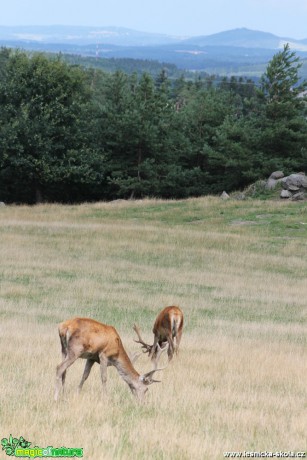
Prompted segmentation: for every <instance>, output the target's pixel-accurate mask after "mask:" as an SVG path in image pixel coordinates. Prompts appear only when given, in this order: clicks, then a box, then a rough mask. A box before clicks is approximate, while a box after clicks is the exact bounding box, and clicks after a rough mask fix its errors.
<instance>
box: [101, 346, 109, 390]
mask: <svg viewBox="0 0 307 460" xmlns="http://www.w3.org/2000/svg"><path fill="white" fill-rule="evenodd" d="M99 361H100V377H101V383H102V387H103V390H104V391H105V390H106V382H107V369H108V359H107V357H106V356H105V355H104V353H100V355H99Z"/></svg>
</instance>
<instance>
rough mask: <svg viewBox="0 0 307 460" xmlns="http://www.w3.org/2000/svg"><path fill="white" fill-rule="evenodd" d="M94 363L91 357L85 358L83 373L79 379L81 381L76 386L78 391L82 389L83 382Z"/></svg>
mask: <svg viewBox="0 0 307 460" xmlns="http://www.w3.org/2000/svg"><path fill="white" fill-rule="evenodd" d="M94 363H95V361H93V360H92V359H87V360H86V363H85V368H84V372H83V375H82V379H81V382H80V384H79V387H78V389H79V391H81V390H82V387H83V384H84V382H85V380H86V379H87V378H88V376H89V375H90V372H91V369H92V367H93V364H94Z"/></svg>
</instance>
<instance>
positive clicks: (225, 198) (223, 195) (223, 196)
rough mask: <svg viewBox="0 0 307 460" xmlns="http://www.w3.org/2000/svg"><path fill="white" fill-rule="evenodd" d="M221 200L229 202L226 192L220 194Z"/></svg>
mask: <svg viewBox="0 0 307 460" xmlns="http://www.w3.org/2000/svg"><path fill="white" fill-rule="evenodd" d="M221 198H222V200H229V198H230V196H229V195H228V193H227V192H225V191H224V192H223V193H222V195H221Z"/></svg>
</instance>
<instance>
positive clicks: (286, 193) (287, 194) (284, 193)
mask: <svg viewBox="0 0 307 460" xmlns="http://www.w3.org/2000/svg"><path fill="white" fill-rule="evenodd" d="M291 197H292V193H291V192H289V190H282V191H281V192H280V198H291Z"/></svg>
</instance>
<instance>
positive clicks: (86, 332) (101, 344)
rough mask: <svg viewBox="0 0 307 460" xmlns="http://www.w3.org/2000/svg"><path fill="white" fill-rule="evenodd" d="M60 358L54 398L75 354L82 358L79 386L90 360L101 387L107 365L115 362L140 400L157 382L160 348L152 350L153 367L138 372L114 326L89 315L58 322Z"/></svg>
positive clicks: (84, 377) (75, 356)
mask: <svg viewBox="0 0 307 460" xmlns="http://www.w3.org/2000/svg"><path fill="white" fill-rule="evenodd" d="M59 335H60V341H61V346H62V357H63V361H62V362H61V364H59V365H58V366H57V369H56V388H55V395H54V399H55V400H57V399H58V396H59V393H60V391H61V389H62V388H63V389H64V383H65V376H66V371H67V369H68V367H69V366H71V365H72V364H73V363H74V362H75V361H76V360H77V359H78V358H83V359H86V364H85V369H84V373H83V376H82V379H81V382H80V384H79V390H81V388H82V386H83V384H84V382H85V380H86V379H87V378H88V376H89V374H90V371H91V369H92V366H93V364H94V363H98V364H99V365H100V374H101V381H102V384H103V387H105V384H106V380H107V366H115V367H116V369H117V371H118V373H119V374H120V376H121V377H122V378H123V379H124V380H125V382H126V383H127V384H128V385H129V387H130V390H131V391H132V393H133V394H134V396H135V397H136V398H137V399H138V400H140V401H141V400H142V399H143V396H144V394H145V393H146V391H147V390H148V388H147V387H148V385H150V384H152V383H154V382H159V380H154V379H153V375H154V373H155V372H157V371H159V370H161V369H158V368H157V365H158V360H159V357H160V355H161V352H162V351H163V350H162V349H161V350H159V351H158V353H157V354H156V359H155V361H154V368H153V370H152V371H150V372H148V373H147V374H144V375H140V374H139V373H138V372H137V371H136V370H135V369H134V367H133V364H132V362H131V360H130V358H129V357H128V355H127V353H126V351H125V349H124V346H123V344H122V341H121V339H120V336H119V335H118V333H117V331H116V329H115V328H114V327H112V326H108V325H106V324H103V323H99V322H98V321H95V320H93V319H89V318H74V319H69V320H67V321H64V322H63V323H61V324H59Z"/></svg>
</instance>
